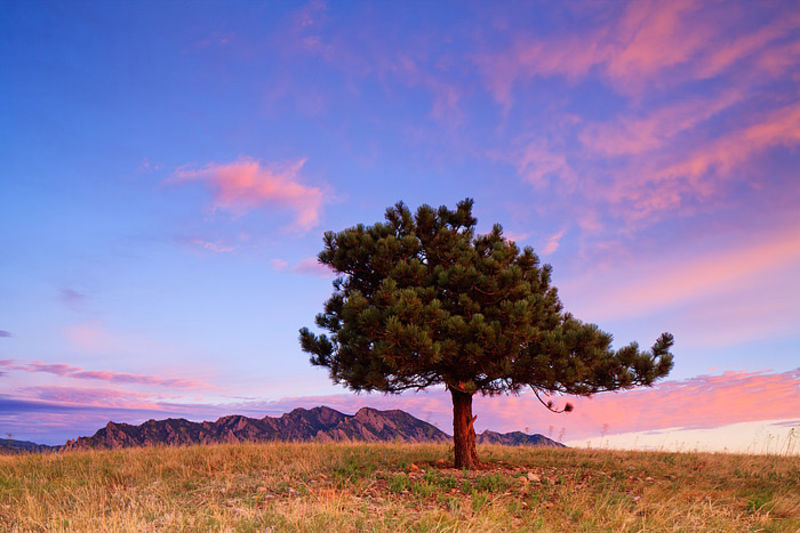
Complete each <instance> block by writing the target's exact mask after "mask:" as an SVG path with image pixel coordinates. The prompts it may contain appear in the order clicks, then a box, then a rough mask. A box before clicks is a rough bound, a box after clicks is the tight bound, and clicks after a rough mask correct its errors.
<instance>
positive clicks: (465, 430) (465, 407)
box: [450, 387, 480, 468]
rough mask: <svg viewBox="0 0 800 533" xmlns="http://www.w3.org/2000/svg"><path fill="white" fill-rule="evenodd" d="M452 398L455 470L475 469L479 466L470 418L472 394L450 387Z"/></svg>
mask: <svg viewBox="0 0 800 533" xmlns="http://www.w3.org/2000/svg"><path fill="white" fill-rule="evenodd" d="M450 394H451V395H452V396H453V444H454V445H455V459H456V464H455V467H456V468H475V467H476V466H478V465H479V464H480V461H478V451H477V450H476V448H475V428H474V427H473V423H474V422H475V418H477V417H474V416H472V394H469V393H467V392H462V391H460V390H456V389H454V388H452V387H450Z"/></svg>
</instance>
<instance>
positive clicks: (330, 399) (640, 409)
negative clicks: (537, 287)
mask: <svg viewBox="0 0 800 533" xmlns="http://www.w3.org/2000/svg"><path fill="white" fill-rule="evenodd" d="M567 400H568V401H570V402H571V403H573V404H574V406H575V409H574V411H572V412H571V413H561V414H554V413H551V412H550V411H548V410H546V409H545V408H544V407H543V406H542V405H541V404H540V403H539V401H538V400H537V399H536V398H535V397H534V396H533V394H531V393H523V394H520V395H518V396H497V397H482V396H476V397H475V406H474V413H475V414H477V415H478V418H477V420H476V429H478V431H482V430H483V429H492V430H496V431H516V430H524V429H526V428H527V429H528V431H529V432H539V433H548V428H550V427H553V428H556V429H557V430H558V432H559V433H560V432H562V431H563V433H564V437H563V438H568V439H579V438H585V437H591V436H596V435H600V434H601V433H609V434H613V433H625V432H630V431H646V430H653V429H663V428H671V427H703V428H713V427H718V426H723V425H727V424H732V423H737V422H747V421H755V420H771V419H787V418H792V417H796V416H797V413H798V412H800V369H795V370H791V371H787V372H779V373H771V372H763V371H755V372H743V371H731V372H725V373H723V374H721V375H716V376H698V377H695V378H691V379H687V380H682V381H669V382H664V383H662V384H660V385H657V386H655V387H652V388H639V389H633V390H629V391H624V392H618V393H603V394H597V395H595V396H594V397H592V398H583V397H578V398H574V397H569V398H567V397H564V398H560V399H559V398H556V399H555V401H556V403H557V404H563V403H564V402H565V401H567ZM264 405H265V408H269V409H270V410H278V411H280V410H289V409H291V408H293V407H297V406H304V407H313V406H315V405H328V406H330V407H333V408H334V409H339V410H342V411H344V412H355V411H356V410H358V409H359V408H360V407H363V406H365V405H368V406H372V407H376V408H378V409H404V410H407V411H408V412H410V413H411V414H414V415H415V416H417V417H419V418H422V419H424V420H427V421H429V422H432V423H435V424H436V425H437V426H439V427H440V428H442V429H444V430H446V431H450V428H451V426H452V418H451V417H452V405H451V404H450V397H449V395H448V394H447V393H445V392H444V391H442V390H432V391H426V392H423V393H417V394H414V393H407V394H404V395H401V396H383V395H377V394H369V395H347V394H341V395H332V396H315V397H302V398H286V399H283V400H280V401H277V402H268V403H266V404H264Z"/></svg>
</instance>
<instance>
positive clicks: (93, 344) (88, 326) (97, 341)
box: [64, 323, 119, 352]
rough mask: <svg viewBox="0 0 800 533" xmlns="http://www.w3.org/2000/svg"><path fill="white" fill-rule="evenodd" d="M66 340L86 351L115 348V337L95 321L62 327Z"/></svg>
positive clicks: (116, 342)
mask: <svg viewBox="0 0 800 533" xmlns="http://www.w3.org/2000/svg"><path fill="white" fill-rule="evenodd" d="M64 335H65V336H66V338H67V340H68V341H69V342H70V343H71V344H72V345H73V346H75V347H76V348H78V349H80V350H86V351H92V352H97V351H104V350H111V349H114V348H116V347H117V346H118V345H119V343H118V341H117V339H116V338H115V337H114V336H113V335H111V334H110V333H109V332H108V331H106V330H105V329H104V328H103V327H102V326H101V325H99V324H97V323H85V324H76V325H72V326H67V327H66V328H64Z"/></svg>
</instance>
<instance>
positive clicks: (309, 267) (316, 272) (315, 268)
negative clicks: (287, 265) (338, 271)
mask: <svg viewBox="0 0 800 533" xmlns="http://www.w3.org/2000/svg"><path fill="white" fill-rule="evenodd" d="M292 271H293V272H297V273H298V274H308V275H311V276H318V277H320V278H330V277H333V276H334V274H335V273H334V272H333V270H331V269H330V268H328V267H327V266H326V265H323V264H322V263H320V262H319V260H318V259H317V258H316V257H307V258H306V259H303V260H302V261H300V262H299V263H297V264H296V265H295V266H294V267H292Z"/></svg>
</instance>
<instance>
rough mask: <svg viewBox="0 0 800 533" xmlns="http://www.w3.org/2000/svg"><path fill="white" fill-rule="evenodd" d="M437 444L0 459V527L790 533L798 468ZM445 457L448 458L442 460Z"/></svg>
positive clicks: (729, 459) (776, 460) (799, 493)
mask: <svg viewBox="0 0 800 533" xmlns="http://www.w3.org/2000/svg"><path fill="white" fill-rule="evenodd" d="M479 453H480V455H481V459H482V460H484V461H490V462H491V464H490V466H489V467H488V468H487V469H485V470H482V471H475V472H461V471H458V470H455V469H452V468H448V465H447V464H446V463H443V462H442V461H440V460H441V459H442V458H446V457H448V456H451V455H450V454H451V452H450V448H449V447H448V446H447V445H443V444H308V443H306V444H285V443H270V444H232V445H215V446H192V447H183V448H139V449H124V450H117V451H102V452H98V451H89V452H68V453H50V454H31V455H25V456H0V530H2V531H136V532H143V531H258V532H262V533H263V532H264V531H269V532H277V531H321V532H322V531H324V532H328V531H335V532H337V533H340V532H345V531H406V530H408V531H453V532H455V531H458V532H462V531H645V530H646V531H697V530H702V531H791V532H795V531H798V530H800V459H798V458H797V457H776V456H742V455H738V456H737V455H715V454H697V453H681V454H676V453H652V452H650V453H645V452H610V451H597V450H578V449H552V448H542V449H535V448H527V449H526V448H510V447H502V446H481V447H479ZM450 460H452V458H451V459H450Z"/></svg>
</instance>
